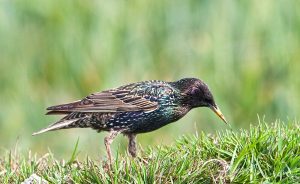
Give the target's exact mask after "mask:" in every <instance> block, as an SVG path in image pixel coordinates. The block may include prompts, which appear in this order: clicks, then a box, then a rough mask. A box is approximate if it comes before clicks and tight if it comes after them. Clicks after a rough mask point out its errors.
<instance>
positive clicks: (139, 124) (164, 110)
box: [33, 78, 226, 163]
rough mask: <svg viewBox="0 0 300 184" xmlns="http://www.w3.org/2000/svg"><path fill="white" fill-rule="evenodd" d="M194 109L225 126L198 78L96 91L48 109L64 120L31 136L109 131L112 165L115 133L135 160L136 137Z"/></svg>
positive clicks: (145, 83)
mask: <svg viewBox="0 0 300 184" xmlns="http://www.w3.org/2000/svg"><path fill="white" fill-rule="evenodd" d="M196 107H209V108H210V109H211V110H213V111H214V112H215V113H216V114H217V115H218V116H219V117H220V118H221V119H222V120H223V121H224V122H225V123H226V120H225V117H224V116H223V114H222V113H221V111H220V110H219V108H218V106H217V105H216V103H215V101H214V98H213V95H212V93H211V92H210V90H209V88H208V86H207V85H206V84H205V83H204V82H203V81H201V80H199V79H196V78H184V79H181V80H179V81H176V82H164V81H158V80H151V81H144V82H138V83H132V84H128V85H124V86H121V87H118V88H115V89H110V90H106V91H102V92H96V93H93V94H91V95H89V96H87V97H85V98H84V99H82V100H79V101H75V102H72V103H67V104H62V105H56V106H52V107H48V108H47V110H48V113H47V115H64V117H63V118H62V119H61V120H59V121H57V122H55V123H54V124H51V125H50V126H48V127H47V128H45V129H42V130H40V131H38V132H36V133H33V135H37V134H41V133H44V132H47V131H53V130H59V129H68V128H88V127H89V128H92V129H95V130H97V131H98V132H101V131H108V132H109V134H108V135H107V136H106V137H105V138H104V144H105V147H106V151H107V155H108V159H109V161H110V163H111V158H112V157H111V150H110V144H111V143H112V141H113V139H114V138H115V137H116V136H117V135H118V134H120V133H122V134H124V135H126V136H127V137H128V139H129V144H128V152H129V154H130V155H131V156H132V157H135V156H136V135H137V134H139V133H145V132H151V131H153V130H156V129H159V128H161V127H163V126H165V125H167V124H169V123H172V122H175V121H177V120H179V119H180V118H182V117H183V116H184V115H185V114H187V112H189V111H190V110H191V109H193V108H196Z"/></svg>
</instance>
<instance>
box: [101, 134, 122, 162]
mask: <svg viewBox="0 0 300 184" xmlns="http://www.w3.org/2000/svg"><path fill="white" fill-rule="evenodd" d="M118 134H119V132H117V131H110V132H109V134H108V135H107V136H106V137H105V138H104V144H105V147H106V152H107V156H108V160H109V163H110V165H111V166H112V157H111V150H110V145H111V143H112V142H113V140H114V138H115V137H116V136H117V135H118Z"/></svg>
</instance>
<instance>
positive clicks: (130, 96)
mask: <svg viewBox="0 0 300 184" xmlns="http://www.w3.org/2000/svg"><path fill="white" fill-rule="evenodd" d="M157 108H158V103H157V102H156V101H151V100H149V99H146V98H144V97H143V95H140V94H138V93H132V91H131V90H126V89H120V88H118V89H113V90H108V91H103V92H98V93H94V94H91V95H89V96H87V97H86V98H84V99H82V100H80V101H76V102H73V103H68V104H62V105H57V106H52V107H48V108H47V110H49V111H50V112H48V113H47V114H63V113H70V112H128V111H146V112H149V111H153V110H155V109H157Z"/></svg>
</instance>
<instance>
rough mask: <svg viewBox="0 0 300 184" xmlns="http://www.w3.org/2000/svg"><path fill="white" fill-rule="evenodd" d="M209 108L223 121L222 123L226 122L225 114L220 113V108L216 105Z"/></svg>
mask: <svg viewBox="0 0 300 184" xmlns="http://www.w3.org/2000/svg"><path fill="white" fill-rule="evenodd" d="M210 108H211V110H213V111H214V112H215V113H216V114H217V115H218V116H219V117H220V118H221V119H222V120H223V121H224V123H226V124H227V121H226V119H225V116H224V115H223V114H222V112H221V111H220V109H219V108H218V106H216V107H214V106H211V107H210Z"/></svg>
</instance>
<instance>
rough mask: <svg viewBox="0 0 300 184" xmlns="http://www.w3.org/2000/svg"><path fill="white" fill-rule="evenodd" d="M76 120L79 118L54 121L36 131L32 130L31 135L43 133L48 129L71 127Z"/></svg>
mask: <svg viewBox="0 0 300 184" xmlns="http://www.w3.org/2000/svg"><path fill="white" fill-rule="evenodd" d="M78 120H79V119H71V120H61V121H58V122H56V123H53V124H51V125H49V126H48V127H47V128H44V129H42V130H40V131H37V132H34V133H33V134H32V135H33V136H34V135H38V134H42V133H45V132H48V131H53V130H59V129H65V128H71V127H73V126H72V125H74V123H75V122H76V121H78Z"/></svg>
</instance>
